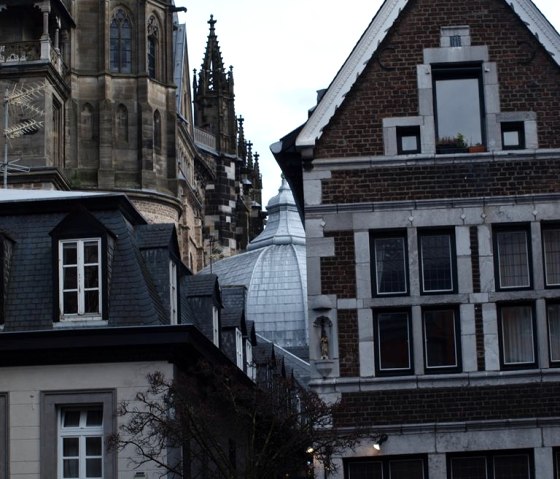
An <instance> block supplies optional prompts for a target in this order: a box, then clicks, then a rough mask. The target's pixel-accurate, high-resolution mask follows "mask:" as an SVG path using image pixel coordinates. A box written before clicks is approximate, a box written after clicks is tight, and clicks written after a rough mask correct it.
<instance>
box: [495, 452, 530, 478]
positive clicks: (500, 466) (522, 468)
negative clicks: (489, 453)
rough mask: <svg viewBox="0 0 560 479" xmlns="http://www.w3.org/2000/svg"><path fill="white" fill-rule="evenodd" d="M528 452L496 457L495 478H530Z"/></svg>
mask: <svg viewBox="0 0 560 479" xmlns="http://www.w3.org/2000/svg"><path fill="white" fill-rule="evenodd" d="M529 477H530V476H529V457H528V456H527V455H526V454H519V455H515V456H514V455H511V456H496V457H494V479H529Z"/></svg>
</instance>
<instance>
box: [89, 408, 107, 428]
mask: <svg viewBox="0 0 560 479" xmlns="http://www.w3.org/2000/svg"><path fill="white" fill-rule="evenodd" d="M102 424H103V410H101V409H90V410H88V411H87V417H86V426H101V425H102Z"/></svg>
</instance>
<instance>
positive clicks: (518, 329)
mask: <svg viewBox="0 0 560 479" xmlns="http://www.w3.org/2000/svg"><path fill="white" fill-rule="evenodd" d="M532 312H533V310H532V308H531V306H504V307H502V308H501V319H502V343H503V344H502V349H503V360H504V364H526V363H533V362H534V361H535V354H534V347H533V346H534V343H533V314H532Z"/></svg>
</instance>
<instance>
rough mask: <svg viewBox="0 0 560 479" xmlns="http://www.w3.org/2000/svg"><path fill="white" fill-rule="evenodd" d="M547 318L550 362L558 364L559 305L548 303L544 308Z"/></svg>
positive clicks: (559, 348) (559, 343) (559, 354)
mask: <svg viewBox="0 0 560 479" xmlns="http://www.w3.org/2000/svg"><path fill="white" fill-rule="evenodd" d="M546 315H547V318H548V344H549V350H550V361H551V362H553V363H554V362H556V363H558V362H560V303H549V304H548V305H547V307H546Z"/></svg>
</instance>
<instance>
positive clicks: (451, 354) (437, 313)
mask: <svg viewBox="0 0 560 479" xmlns="http://www.w3.org/2000/svg"><path fill="white" fill-rule="evenodd" d="M457 317H458V315H457V313H456V311H455V309H428V310H425V311H423V312H422V321H423V329H424V360H425V365H426V370H442V371H444V372H449V370H456V369H458V367H459V353H458V345H459V334H458V332H459V327H458V321H457Z"/></svg>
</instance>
